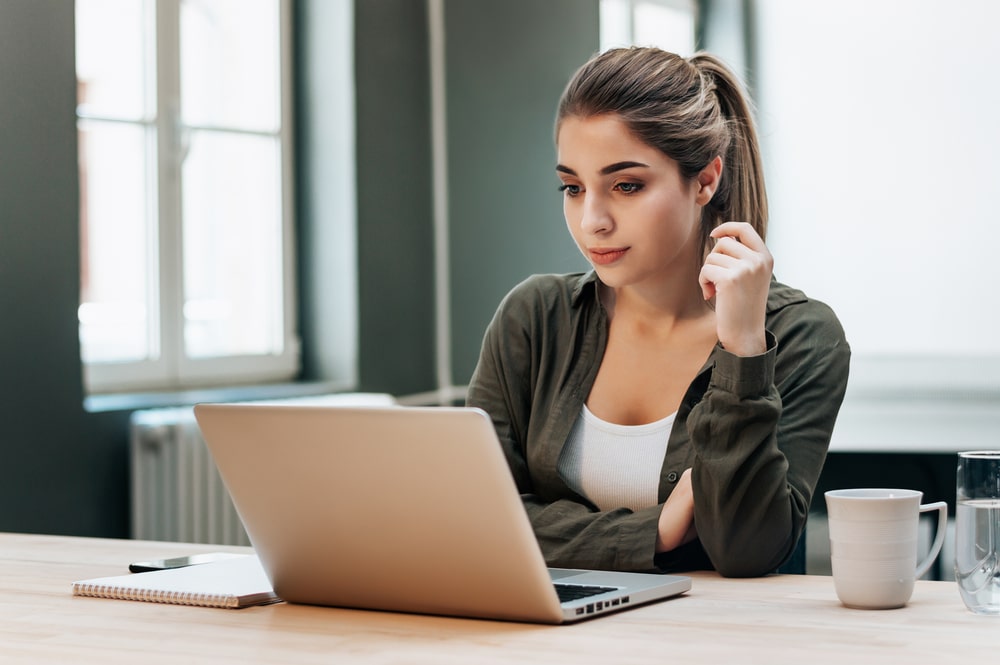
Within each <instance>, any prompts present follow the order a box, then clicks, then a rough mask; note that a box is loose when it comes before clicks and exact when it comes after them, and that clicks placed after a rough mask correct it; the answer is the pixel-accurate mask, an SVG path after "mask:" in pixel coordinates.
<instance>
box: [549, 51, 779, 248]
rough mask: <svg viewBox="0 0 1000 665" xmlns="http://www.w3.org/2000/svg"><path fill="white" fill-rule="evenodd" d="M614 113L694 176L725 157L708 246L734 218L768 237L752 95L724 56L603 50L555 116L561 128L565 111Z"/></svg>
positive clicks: (704, 232)
mask: <svg viewBox="0 0 1000 665" xmlns="http://www.w3.org/2000/svg"><path fill="white" fill-rule="evenodd" d="M605 113H614V114H616V115H618V116H619V117H621V119H622V121H623V122H625V124H626V125H627V126H628V127H629V129H630V130H631V131H632V132H633V133H634V134H635V135H636V136H637V137H638V138H639V139H640V140H641V141H643V142H644V143H646V144H647V145H650V146H652V147H654V148H657V149H658V150H660V151H661V152H663V153H664V154H665V155H667V157H670V158H671V159H673V160H674V161H676V162H677V163H678V164H679V165H680V170H681V174H682V175H683V176H684V177H686V178H694V177H696V176H697V175H698V174H699V173H700V172H701V171H702V169H704V168H705V167H706V166H707V165H708V164H709V163H710V162H711V161H712V160H713V159H715V157H717V156H721V157H722V177H721V178H720V181H719V187H718V189H717V190H716V192H715V195H714V196H713V197H712V200H711V201H710V202H709V204H708V205H707V206H705V208H704V210H703V212H702V218H701V237H702V243H703V245H702V246H703V247H704V248H705V250H706V251H707V250H708V247H709V234H710V233H711V232H712V229H714V228H715V227H716V226H718V225H719V224H721V223H722V222H725V221H729V220H736V221H744V222H749V223H750V224H751V225H752V226H753V228H754V230H756V231H757V233H758V234H759V235H760V236H761V238H764V237H765V234H766V231H767V193H766V191H765V189H764V172H763V167H762V165H761V160H760V147H759V144H758V141H757V130H756V129H755V127H754V121H753V116H752V111H751V105H750V101H749V98H748V96H747V94H746V93H745V92H744V89H743V86H742V84H741V83H740V81H739V79H738V78H737V77H736V75H735V74H734V73H733V72H732V70H730V69H729V67H727V66H726V65H725V63H723V62H722V60H720V59H719V58H717V57H716V56H714V55H711V54H708V53H696V54H695V55H693V56H691V57H690V58H682V57H681V56H679V55H676V54H673V53H668V52H666V51H661V50H660V49H657V48H639V47H631V48H619V49H612V50H609V51H605V52H604V53H601V54H599V55H597V56H595V57H593V58H591V60H590V61H588V62H587V63H586V64H584V65H583V66H582V67H581V68H580V69H578V70H577V72H576V74H574V76H573V78H572V79H571V80H570V82H569V84H568V85H567V86H566V90H565V91H564V92H563V95H562V98H561V99H560V100H559V110H558V113H557V116H556V134H557V136H558V131H559V126H560V125H561V123H562V120H563V119H564V118H567V117H570V116H575V117H583V118H586V117H591V116H596V115H602V114H605Z"/></svg>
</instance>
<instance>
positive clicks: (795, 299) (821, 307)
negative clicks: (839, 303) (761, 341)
mask: <svg viewBox="0 0 1000 665" xmlns="http://www.w3.org/2000/svg"><path fill="white" fill-rule="evenodd" d="M767 327H768V329H770V330H771V331H772V332H773V333H774V335H775V336H776V337H777V338H779V339H781V338H782V337H787V336H790V335H810V336H818V337H817V338H816V339H814V341H815V342H817V343H819V342H821V341H822V340H825V341H826V342H827V343H828V344H832V345H839V344H844V345H846V344H847V340H846V338H845V335H844V329H843V326H842V325H841V323H840V319H839V318H837V314H836V312H834V311H833V308H832V307H830V306H829V305H828V304H826V303H825V302H823V301H821V300H817V299H815V298H811V297H809V296H808V295H806V293H805V292H804V291H802V290H801V289H797V288H794V287H791V286H788V285H787V284H784V283H782V282H779V281H777V280H772V281H771V288H770V291H769V293H768V297H767Z"/></svg>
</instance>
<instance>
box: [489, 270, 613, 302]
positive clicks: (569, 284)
mask: <svg viewBox="0 0 1000 665" xmlns="http://www.w3.org/2000/svg"><path fill="white" fill-rule="evenodd" d="M595 284H596V280H595V276H594V274H593V273H592V272H590V273H564V274H555V273H549V274H536V275H531V276H530V277H528V278H526V279H525V280H523V281H522V282H520V283H519V284H517V285H516V286H515V287H514V288H513V289H511V290H510V292H508V293H507V296H506V297H505V298H504V300H503V303H502V304H501V309H523V308H528V309H551V308H552V307H567V308H569V307H572V306H573V305H574V304H576V303H577V302H578V301H579V300H580V298H581V297H582V296H583V295H584V294H585V293H586V292H587V291H592V290H593V288H594V287H595Z"/></svg>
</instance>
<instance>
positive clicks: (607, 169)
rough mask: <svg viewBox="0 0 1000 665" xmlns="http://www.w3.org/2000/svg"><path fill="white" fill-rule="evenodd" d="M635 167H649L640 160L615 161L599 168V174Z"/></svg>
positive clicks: (608, 173)
mask: <svg viewBox="0 0 1000 665" xmlns="http://www.w3.org/2000/svg"><path fill="white" fill-rule="evenodd" d="M635 167H640V168H649V164H643V163H642V162H615V163H614V164H608V165H607V166H605V167H604V168H603V169H601V175H610V174H612V173H614V172H615V171H623V170H625V169H631V168H635Z"/></svg>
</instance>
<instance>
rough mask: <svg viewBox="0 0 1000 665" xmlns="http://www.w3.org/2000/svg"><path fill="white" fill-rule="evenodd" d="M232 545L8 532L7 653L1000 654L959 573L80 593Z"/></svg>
mask: <svg viewBox="0 0 1000 665" xmlns="http://www.w3.org/2000/svg"><path fill="white" fill-rule="evenodd" d="M217 550H230V551H241V548H236V547H216V546H205V545H184V544H177V543H155V542H142V541H123V540H101V539H90V538H68V537H58V536H33V535H15V534H0V566H2V568H0V662H3V663H15V662H30V663H100V664H101V665H104V664H105V663H126V662H127V663H134V662H142V663H147V662H148V663H172V664H178V663H191V662H206V663H221V662H225V663H332V662H337V663H407V664H413V663H428V664H434V665H449V664H457V663H462V664H466V663H469V664H472V665H480V664H482V663H519V664H522V665H523V664H526V663H545V664H547V665H552V664H558V663H574V664H577V663H595V664H600V665H620V664H622V663H657V664H665V663H689V664H690V663H713V664H714V663H808V664H809V665H821V664H823V663H838V664H840V663H848V664H850V665H858V664H860V663H872V662H886V663H905V664H909V665H917V664H922V663H963V664H964V665H969V664H970V663H980V662H992V661H993V660H995V659H996V657H997V655H998V654H1000V618H992V617H980V616H976V615H974V614H972V613H970V612H968V611H967V610H966V609H965V607H964V606H963V605H962V601H961V599H960V598H959V595H958V590H957V589H956V588H955V585H954V583H950V582H918V583H917V588H916V591H915V592H914V597H913V599H912V600H911V602H910V605H909V606H908V607H906V608H904V609H900V610H887V611H860V610H849V609H846V608H844V607H842V606H841V605H840V604H839V603H838V601H837V598H836V596H835V594H834V591H833V582H832V580H831V579H830V578H829V577H821V576H795V575H788V576H772V577H768V578H763V579H751V580H727V579H722V578H720V577H718V576H717V575H715V574H709V573H698V574H695V575H694V578H695V579H694V587H693V589H692V590H691V591H690V593H689V594H687V595H685V596H682V597H679V598H675V599H673V600H668V601H665V602H661V603H658V604H654V605H649V606H645V607H641V608H636V609H632V610H630V611H627V612H622V613H619V614H615V615H609V616H605V617H601V618H597V619H594V620H591V621H586V622H583V623H580V624H575V625H569V626H535V625H526V624H515V623H502V622H494V621H476V620H468V619H450V618H442V617H428V616H412V615H403V614H392V613H383V612H366V611H354V610H342V609H334V608H321V607H307V606H296V605H289V604H285V603H281V604H277V605H269V606H261V607H253V608H249V609H244V610H221V609H210V608H198V607H182V606H174V605H162V604H156V603H142V602H133V601H118V600H103V599H96V598H81V597H74V596H72V595H71V594H70V584H71V583H72V582H73V581H74V580H78V579H84V578H89V577H100V576H106V575H118V574H125V573H126V571H127V568H126V567H127V564H128V562H130V561H133V560H138V559H149V558H158V557H163V556H178V555H182V554H189V553H194V552H204V551H217ZM403 564H404V562H401V565H403Z"/></svg>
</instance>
